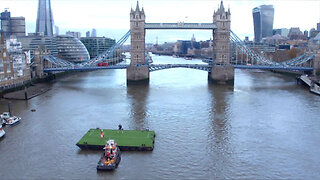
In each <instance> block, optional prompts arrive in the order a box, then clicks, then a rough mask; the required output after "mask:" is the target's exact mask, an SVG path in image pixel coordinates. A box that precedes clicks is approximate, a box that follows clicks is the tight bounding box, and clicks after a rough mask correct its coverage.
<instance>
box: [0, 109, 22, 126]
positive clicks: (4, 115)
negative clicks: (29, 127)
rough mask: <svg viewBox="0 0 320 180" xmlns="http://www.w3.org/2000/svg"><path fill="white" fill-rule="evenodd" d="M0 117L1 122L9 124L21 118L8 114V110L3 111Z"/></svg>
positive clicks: (16, 122) (15, 122)
mask: <svg viewBox="0 0 320 180" xmlns="http://www.w3.org/2000/svg"><path fill="white" fill-rule="evenodd" d="M0 119H1V121H2V123H3V124H5V125H9V126H11V125H15V124H18V123H19V122H20V120H21V117H17V116H10V113H9V112H4V113H2V114H1V115H0Z"/></svg>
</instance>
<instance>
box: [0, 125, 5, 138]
mask: <svg viewBox="0 0 320 180" xmlns="http://www.w3.org/2000/svg"><path fill="white" fill-rule="evenodd" d="M5 134H6V132H5V131H4V130H3V129H2V124H0V138H2V137H3V136H4V135H5Z"/></svg>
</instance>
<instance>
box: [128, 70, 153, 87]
mask: <svg viewBox="0 0 320 180" xmlns="http://www.w3.org/2000/svg"><path fill="white" fill-rule="evenodd" d="M148 83H149V67H146V66H142V67H137V66H129V67H128V68H127V84H128V85H131V84H148Z"/></svg>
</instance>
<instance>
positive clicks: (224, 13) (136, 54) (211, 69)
mask: <svg viewBox="0 0 320 180" xmlns="http://www.w3.org/2000/svg"><path fill="white" fill-rule="evenodd" d="M145 19H146V15H145V12H144V9H143V7H142V8H141V10H140V7H139V4H138V2H137V6H136V9H135V10H133V9H131V12H130V30H129V31H128V32H127V33H126V34H125V35H124V36H123V37H122V38H121V39H120V40H119V41H118V42H117V43H116V44H114V45H113V46H112V47H111V48H110V49H108V50H107V51H106V52H104V53H102V54H100V55H98V56H97V57H95V58H93V59H91V60H89V61H87V62H84V63H81V64H74V63H71V62H68V61H65V60H62V59H59V58H57V57H53V56H51V55H48V54H47V55H42V57H40V56H41V55H37V56H38V58H42V59H44V60H45V61H46V62H48V63H43V64H45V67H44V68H43V69H42V70H43V72H46V73H50V72H56V71H84V70H99V69H126V72H127V82H128V84H130V83H140V82H142V83H148V82H149V77H150V76H149V74H150V72H153V71H158V70H163V69H169V68H191V69H197V70H202V71H207V72H208V79H209V80H211V81H212V82H214V83H222V84H233V82H234V69H235V68H238V69H265V70H287V71H305V72H306V71H313V72H314V73H315V72H316V71H319V72H320V57H319V56H320V55H316V56H315V55H313V54H311V53H310V54H304V55H302V56H299V57H297V58H294V59H291V60H287V61H284V62H281V63H279V62H275V61H273V60H270V59H268V58H266V57H263V56H261V55H260V54H259V53H257V52H255V51H254V50H252V49H251V48H249V47H247V46H246V45H245V43H244V42H243V41H242V40H240V38H239V37H238V36H237V35H236V34H235V33H234V32H232V31H231V29H230V23H231V13H230V9H228V10H225V9H224V6H223V2H222V1H221V5H220V7H219V8H218V10H217V11H215V12H214V13H213V22H212V23H184V22H178V23H146V22H145ZM156 29H157V30H166V29H177V30H188V29H200V30H211V31H212V35H213V45H214V46H213V48H214V49H213V51H214V53H213V54H212V60H209V61H208V64H149V61H148V60H149V59H148V58H150V57H149V56H148V55H146V50H145V33H146V30H156ZM129 36H131V49H130V54H131V61H130V64H129V65H123V64H119V65H109V66H107V67H98V66H97V63H99V62H102V61H105V60H107V59H109V58H111V57H112V56H113V55H114V53H115V52H116V51H117V50H118V49H119V48H120V47H121V46H122V44H123V43H124V42H126V40H127V39H128V37H129ZM231 42H232V43H233V44H234V45H235V46H236V48H237V49H239V50H240V51H241V52H242V53H244V54H245V55H246V56H247V57H248V60H247V61H240V62H239V61H238V60H235V61H231V57H230V54H231V53H230V44H231ZM314 61H315V62H314ZM46 64H50V65H46Z"/></svg>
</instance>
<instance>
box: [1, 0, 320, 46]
mask: <svg viewBox="0 0 320 180" xmlns="http://www.w3.org/2000/svg"><path fill="white" fill-rule="evenodd" d="M223 2H224V6H225V8H228V7H230V10H231V29H232V30H233V31H234V32H235V33H236V34H238V35H239V36H240V37H241V38H244V36H249V37H250V39H252V38H253V19H252V9H253V8H254V7H257V6H260V5H263V4H267V5H269V4H271V5H274V8H275V16H274V28H290V27H300V29H301V30H302V31H304V30H308V31H309V30H310V29H311V28H316V24H317V23H318V22H320V0H224V1H223ZM219 3H220V0H140V1H139V4H140V7H142V6H143V7H144V10H145V13H146V22H150V23H151V22H178V21H184V22H212V15H213V11H214V10H216V9H217V8H218V4H219ZM51 5H52V11H53V17H54V21H55V25H57V26H58V27H59V28H60V34H65V32H66V31H68V30H70V31H79V32H81V34H82V36H85V32H86V31H91V30H92V28H95V29H97V33H98V36H105V37H110V38H115V39H117V40H118V39H120V38H121V37H122V35H124V34H125V33H126V32H127V31H128V30H129V13H130V8H131V7H132V8H135V6H136V0H51ZM37 6H38V0H1V3H0V10H1V12H2V11H3V10H4V8H9V10H10V12H11V14H12V16H14V17H15V16H24V17H25V18H26V26H27V32H28V33H30V32H34V31H35V23H36V18H37ZM192 34H194V35H195V37H196V39H197V40H206V39H210V37H212V32H210V31H204V30H188V31H186V32H182V31H177V30H172V31H164V30H157V31H155V30H149V31H147V37H146V41H147V42H153V43H154V42H155V41H156V37H158V41H159V43H162V42H173V41H176V40H177V39H191V36H192Z"/></svg>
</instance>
